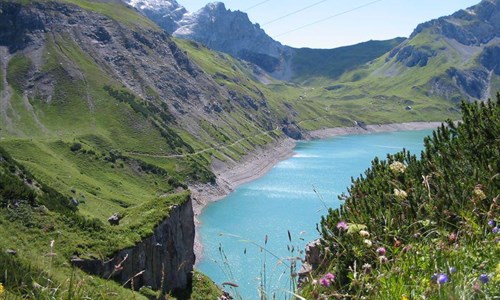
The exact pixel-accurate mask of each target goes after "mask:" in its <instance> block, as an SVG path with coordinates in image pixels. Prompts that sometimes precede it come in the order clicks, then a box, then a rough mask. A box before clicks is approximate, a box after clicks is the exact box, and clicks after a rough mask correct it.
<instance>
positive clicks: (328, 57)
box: [292, 38, 405, 84]
mask: <svg viewBox="0 0 500 300" xmlns="http://www.w3.org/2000/svg"><path fill="white" fill-rule="evenodd" d="M404 40H405V39H404V38H395V39H392V40H386V41H368V42H364V43H359V44H356V45H352V46H345V47H339V48H334V49H310V48H300V49H294V55H293V57H292V66H293V70H294V74H295V76H294V81H298V82H304V83H309V84H311V83H313V82H315V81H320V82H321V81H323V82H325V81H327V80H328V79H330V80H331V79H337V78H338V77H340V76H341V75H342V74H343V73H344V72H346V71H350V70H352V69H355V68H356V67H359V66H360V65H363V64H365V63H367V62H369V61H371V60H373V59H375V58H378V57H380V56H382V55H384V54H385V53H387V52H389V51H391V50H392V49H394V48H395V47H396V46H398V45H399V44H400V43H402V42H403V41H404Z"/></svg>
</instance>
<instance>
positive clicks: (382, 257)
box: [378, 256, 389, 264]
mask: <svg viewBox="0 0 500 300" xmlns="http://www.w3.org/2000/svg"><path fill="white" fill-rule="evenodd" d="M378 261H379V262H380V263H381V264H385V263H387V262H388V261H389V260H388V259H387V257H385V256H379V257H378Z"/></svg>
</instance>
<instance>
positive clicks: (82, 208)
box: [0, 0, 500, 299]
mask: <svg viewBox="0 0 500 300" xmlns="http://www.w3.org/2000/svg"><path fill="white" fill-rule="evenodd" d="M129 4H130V5H129ZM163 4H164V5H165V7H163V6H162V7H161V9H168V11H167V12H165V11H159V10H156V8H155V6H154V5H150V6H148V7H149V8H148V9H137V5H139V4H137V3H132V2H130V3H123V2H121V1H90V0H58V1H45V0H33V1H24V0H2V1H0V150H1V151H0V176H1V179H2V180H1V181H0V191H2V193H1V197H0V200H1V203H0V225H1V227H2V229H6V230H2V233H0V250H1V253H2V254H1V255H0V265H2V266H8V267H6V269H5V270H2V271H5V272H2V273H3V274H2V275H1V276H3V277H0V282H3V283H4V284H6V285H7V284H8V285H7V288H8V290H9V291H10V292H11V293H12V294H13V295H14V294H15V295H23V296H26V297H28V298H34V299H38V298H37V297H56V298H57V297H60V296H61V294H59V289H60V290H68V289H71V287H72V286H73V284H75V283H76V282H77V283H78V285H80V284H81V285H82V287H81V289H80V290H79V291H78V293H80V294H79V295H80V296H79V297H80V298H78V299H83V298H84V297H87V296H88V297H91V298H96V299H101V298H102V299H131V298H132V297H138V298H140V297H143V298H146V297H147V295H149V294H151V293H152V294H153V296H154V295H159V294H162V293H163V294H164V293H172V294H174V295H175V296H177V297H178V298H179V299H185V298H186V297H188V296H186V294H187V295H191V296H189V297H192V298H193V299H203V298H196V297H203V295H204V294H203V293H204V292H203V291H205V289H208V290H211V292H213V293H215V294H217V293H220V291H219V290H217V288H215V287H214V286H213V283H210V281H209V280H208V279H207V278H206V277H205V276H204V275H203V274H200V273H195V275H193V273H192V271H193V265H194V262H195V255H194V250H193V246H194V235H195V224H194V218H193V217H194V215H195V213H196V214H198V213H199V208H198V211H195V212H194V213H193V210H192V207H193V204H192V201H193V198H197V197H198V198H199V197H202V196H199V195H197V193H198V194H199V193H200V191H201V192H204V191H205V190H204V189H205V188H207V189H210V188H214V189H215V190H217V189H218V188H220V189H222V190H223V193H227V192H228V191H230V190H232V189H234V186H232V185H230V186H223V184H222V183H221V178H222V177H221V173H223V171H227V170H230V169H231V168H234V167H235V166H237V165H238V164H240V163H243V162H245V161H247V162H248V161H249V157H253V159H251V160H250V161H251V163H254V162H255V161H256V160H258V158H259V156H262V155H265V154H266V153H267V154H269V155H274V154H275V153H274V152H272V149H273V148H279V146H280V145H288V147H289V148H291V145H293V143H294V141H296V140H303V139H310V138H312V137H313V132H314V131H317V130H326V129H328V128H337V127H355V128H356V130H359V131H364V130H365V128H366V126H367V125H375V126H378V125H384V124H392V123H403V122H442V121H444V120H446V119H451V120H457V119H459V118H460V117H461V115H460V109H459V105H460V101H462V100H465V101H467V102H476V101H486V100H487V99H488V98H493V97H494V95H495V94H496V93H497V91H498V90H499V89H500V77H499V76H500V67H499V63H500V62H499V61H498V53H499V49H500V36H499V35H500V33H499V32H500V30H499V25H500V23H499V22H498V20H499V19H498V17H497V16H498V12H499V7H500V5H499V4H498V1H486V0H485V1H482V2H481V3H480V4H478V5H477V6H475V7H474V8H471V9H472V10H471V9H468V10H463V11H460V12H457V13H455V14H454V15H452V16H449V17H443V18H441V19H438V20H434V21H430V22H427V23H424V24H422V25H419V26H418V27H417V29H416V30H415V31H414V33H413V34H412V35H411V36H410V37H409V38H408V39H404V38H394V39H392V40H387V41H369V42H365V43H361V44H357V45H353V46H347V47H342V48H337V49H308V48H302V49H296V48H291V47H288V46H283V45H281V44H280V43H279V42H277V41H274V40H272V39H271V38H270V37H269V36H267V35H266V33H265V32H264V31H263V30H262V29H260V28H258V25H256V24H252V23H251V22H250V21H249V19H248V17H247V16H246V14H244V13H242V12H231V11H228V10H226V8H225V7H224V5H223V4H222V3H220V4H213V5H211V6H210V5H209V6H207V7H206V8H205V9H203V10H202V11H200V12H199V13H197V14H190V15H189V16H190V19H183V18H182V16H184V15H185V14H186V11H185V10H184V9H183V8H182V7H181V6H180V5H179V4H177V3H176V2H175V1H165V2H163ZM167 4H168V5H167ZM131 5H134V6H135V7H136V8H134V7H133V6H131ZM214 14H215V15H216V16H218V19H221V20H226V21H228V20H230V21H231V22H229V23H228V22H222V23H216V24H214V26H215V29H214V28H212V27H210V26H208V25H206V24H205V23H203V22H205V21H206V20H208V19H209V18H210V17H212V16H214ZM155 16H156V17H155ZM165 16H168V18H170V19H169V20H170V21H168V20H166V19H165ZM148 17H150V18H151V19H149V18H148ZM168 18H167V19H168ZM207 18H208V19H207ZM167 21H168V22H167ZM235 22H236V23H238V24H239V26H237V27H235V25H234V24H236V23H235ZM234 28H237V30H236V31H237V32H239V33H248V32H251V33H252V34H248V35H246V34H243V35H241V36H239V35H236V36H234V33H235V32H234ZM188 29H189V30H188ZM181 33H183V34H181ZM171 34H173V36H172V35H171ZM210 34H214V35H217V34H219V36H214V35H210ZM207 35H209V37H210V36H211V37H212V40H216V41H221V37H227V38H228V40H227V41H225V42H224V43H221V44H220V45H219V44H216V43H213V42H211V40H210V39H207ZM248 36H250V37H251V38H252V39H250V40H248ZM215 37H217V38H215ZM263 44H265V45H267V46H266V47H264V46H262V45H263ZM227 45H230V46H228V47H223V46H227ZM254 46H255V47H254ZM272 161H275V160H272ZM266 167H268V166H264V167H263V168H262V169H266ZM229 174H232V175H234V173H230V172H229ZM226 176H229V175H226ZM248 177H249V178H251V177H252V174H249V175H248ZM200 186H202V187H203V188H201V189H200V191H198V190H197V188H195V187H200ZM112 216H117V217H118V219H119V222H118V223H119V224H118V225H115V224H112V222H109V221H108V220H109V218H110V217H112ZM165 224H170V225H165ZM171 224H174V225H171ZM179 224H180V225H179ZM158 228H164V230H158ZM165 228H167V229H165ZM164 232H168V233H165V234H164ZM7 249H10V250H14V252H16V253H17V254H15V255H10V254H5V253H6V252H5V251H6V250H7ZM47 253H49V254H50V255H47ZM55 254H57V255H55ZM125 256H127V257H128V258H127V259H123V258H124V257H125ZM143 257H147V259H146V260H149V261H144V259H143ZM152 260H154V261H155V267H154V268H152V267H151V268H150V267H149V265H150V264H152ZM104 261H107V265H105V266H104V264H101V263H100V262H104ZM117 265H118V266H120V268H123V269H120V270H115V269H114V267H115V266H117ZM73 266H79V267H81V268H82V269H83V270H86V271H88V272H89V273H87V272H84V271H82V270H80V268H74V267H73ZM27 270H29V271H27ZM171 270H176V272H175V274H174V273H172V272H171ZM142 271H144V272H143V273H141V272H142ZM7 273H10V274H9V275H8V276H7V275H5V274H7ZM91 274H96V275H99V276H92V275H91ZM137 274H138V275H137ZM26 276H30V279H26ZM162 276H163V278H162ZM193 276H194V277H193ZM33 278H36V279H33ZM68 278H73V279H74V280H73V281H68V280H67V279H68ZM131 278H135V284H137V286H131V285H133V284H134V282H133V281H132V282H131ZM193 278H194V279H193ZM108 279H114V280H108ZM164 279H165V280H164ZM27 281H30V282H31V283H30V284H31V285H32V284H33V283H32V282H37V284H39V285H41V286H43V287H46V288H45V289H40V290H39V291H38V290H36V289H34V288H33V287H32V286H30V285H28V286H27V285H26V284H27V283H26V282H27ZM191 281H193V285H194V286H195V287H196V288H195V287H193V286H191ZM11 286H12V288H11ZM56 286H58V287H60V288H56ZM124 286H125V287H133V288H136V289H137V290H139V288H140V287H144V288H143V291H142V292H141V293H135V292H133V291H131V290H130V289H128V288H124ZM153 296H152V297H153ZM61 297H62V296H61Z"/></svg>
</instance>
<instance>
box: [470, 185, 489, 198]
mask: <svg viewBox="0 0 500 300" xmlns="http://www.w3.org/2000/svg"><path fill="white" fill-rule="evenodd" d="M472 199H473V200H474V201H481V200H484V199H486V194H485V193H484V192H483V190H481V188H480V187H477V186H476V187H475V188H474V191H473V192H472Z"/></svg>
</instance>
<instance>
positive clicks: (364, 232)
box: [359, 230, 370, 237]
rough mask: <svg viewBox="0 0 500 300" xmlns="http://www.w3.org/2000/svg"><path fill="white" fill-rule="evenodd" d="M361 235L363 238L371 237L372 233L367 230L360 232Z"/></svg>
mask: <svg viewBox="0 0 500 300" xmlns="http://www.w3.org/2000/svg"><path fill="white" fill-rule="evenodd" d="M359 235H360V236H362V237H370V233H369V232H368V231H366V230H360V231H359Z"/></svg>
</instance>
